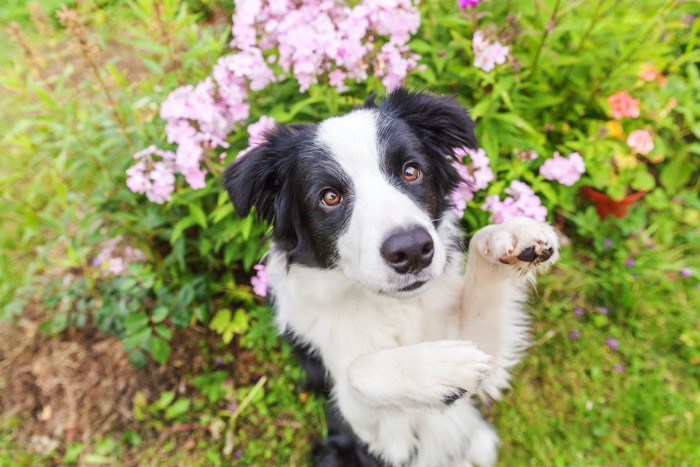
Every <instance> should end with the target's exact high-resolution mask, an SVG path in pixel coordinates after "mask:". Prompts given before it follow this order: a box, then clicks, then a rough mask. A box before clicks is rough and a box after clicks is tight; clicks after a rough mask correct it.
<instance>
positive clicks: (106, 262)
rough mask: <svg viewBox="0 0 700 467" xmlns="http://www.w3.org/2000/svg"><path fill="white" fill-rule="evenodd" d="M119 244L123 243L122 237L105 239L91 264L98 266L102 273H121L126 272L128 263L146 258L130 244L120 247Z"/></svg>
mask: <svg viewBox="0 0 700 467" xmlns="http://www.w3.org/2000/svg"><path fill="white" fill-rule="evenodd" d="M120 244H123V239H122V237H115V238H112V239H110V240H107V241H106V242H105V243H104V245H103V247H102V250H101V251H100V252H99V253H98V254H97V256H95V259H93V260H92V265H93V266H95V267H98V268H99V269H100V270H101V272H102V274H103V275H108V274H113V275H117V276H119V275H122V274H124V273H125V272H127V268H128V266H129V264H131V263H135V262H139V261H143V260H145V259H146V256H145V255H144V254H143V252H142V251H141V250H139V249H137V248H132V247H130V246H126V247H120Z"/></svg>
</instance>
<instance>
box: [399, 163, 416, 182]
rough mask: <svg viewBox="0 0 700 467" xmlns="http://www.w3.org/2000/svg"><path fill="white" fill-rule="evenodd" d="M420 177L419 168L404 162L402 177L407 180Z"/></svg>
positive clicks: (410, 180) (412, 180)
mask: <svg viewBox="0 0 700 467" xmlns="http://www.w3.org/2000/svg"><path fill="white" fill-rule="evenodd" d="M418 178H420V169H418V167H416V166H415V165H413V164H406V166H405V167H404V168H403V179H404V180H406V181H407V182H415V181H416V180H418Z"/></svg>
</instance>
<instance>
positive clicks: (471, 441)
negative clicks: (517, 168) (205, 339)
mask: <svg viewBox="0 0 700 467" xmlns="http://www.w3.org/2000/svg"><path fill="white" fill-rule="evenodd" d="M473 128H474V123H473V121H472V120H471V119H470V117H469V115H468V112H467V111H466V109H464V108H463V107H462V106H460V105H459V104H458V103H457V102H456V101H455V100H453V99H452V98H450V97H444V96H437V95H432V94H429V93H421V92H412V91H408V90H406V89H403V88H400V89H397V90H395V91H393V92H392V93H390V94H388V95H387V96H385V98H384V99H382V100H380V101H379V102H378V103H377V102H376V101H375V99H374V98H371V99H369V100H368V101H367V102H366V103H365V104H364V105H363V106H361V107H359V108H357V109H355V110H353V111H351V112H349V113H348V114H345V115H343V116H338V117H332V118H328V119H326V120H324V121H322V122H321V123H319V124H316V125H302V124H293V125H278V126H277V127H276V128H275V129H273V130H271V131H270V132H268V133H267V134H266V137H265V139H266V142H265V143H263V144H261V145H259V146H257V147H256V148H254V149H253V150H251V151H250V152H248V153H247V154H245V155H244V156H243V157H241V158H238V159H237V160H236V161H234V162H233V163H232V164H231V165H230V166H229V167H227V169H226V170H225V172H224V175H223V183H224V187H225V189H226V190H227V191H228V194H229V196H230V199H231V201H232V202H233V205H234V208H235V210H236V212H237V214H238V215H239V216H246V215H248V214H249V213H250V212H251V210H252V209H253V207H255V211H256V214H257V215H258V216H259V218H261V219H263V220H265V221H267V222H268V223H270V224H271V225H272V226H273V229H272V244H271V249H270V251H269V253H268V255H267V260H266V262H267V274H268V278H269V283H270V286H271V290H272V295H273V300H272V301H273V305H274V308H275V316H276V318H275V319H276V324H277V326H278V327H279V330H280V332H281V333H282V334H284V335H286V336H287V337H288V338H289V339H290V340H292V341H293V342H295V343H296V344H297V346H298V347H299V348H300V352H301V353H302V354H303V355H304V356H305V357H306V364H307V365H306V366H307V369H308V370H309V372H310V373H312V374H316V377H317V379H320V380H322V381H321V382H320V383H318V385H319V386H325V387H326V388H327V391H328V393H329V396H330V400H331V404H332V407H331V408H330V409H329V413H330V415H329V417H330V421H329V435H330V437H329V440H328V441H327V442H326V443H325V444H324V445H319V446H317V449H316V457H315V459H316V463H317V464H320V465H387V466H428V467H439V466H466V465H477V466H490V465H494V464H495V462H496V457H497V447H498V444H499V441H498V437H497V435H496V432H495V431H494V429H493V428H492V426H491V425H490V424H489V423H488V422H487V421H486V420H485V419H484V418H483V417H482V415H481V414H480V412H479V410H478V409H477V407H476V406H475V404H474V402H473V400H472V396H475V395H476V396H479V397H481V398H482V399H487V398H491V399H499V398H500V396H501V393H502V391H503V390H504V389H506V388H508V386H509V378H510V375H509V369H510V368H512V367H513V366H514V365H516V364H517V363H518V362H519V361H520V359H521V357H522V355H523V351H524V350H525V349H526V348H527V346H528V318H527V315H526V313H525V310H524V303H525V301H526V300H527V297H528V291H529V289H530V287H531V286H532V284H533V282H534V280H535V276H536V274H537V273H538V272H540V271H541V270H542V269H544V268H546V267H547V266H548V265H549V264H551V263H553V262H554V261H555V260H556V259H557V257H558V247H559V244H558V239H557V235H556V233H555V231H554V230H553V229H552V227H551V226H549V225H548V224H546V223H542V222H537V221H534V220H531V219H529V218H514V219H511V220H508V221H506V222H503V223H501V224H498V225H489V226H487V227H484V228H482V229H480V230H478V231H477V232H475V233H474V235H473V236H472V238H471V241H470V243H469V249H468V250H469V251H468V259H467V261H466V265H465V260H464V257H465V248H464V247H463V246H462V243H461V241H460V239H461V232H460V229H459V227H458V219H457V216H456V214H455V212H454V210H453V209H452V206H451V203H450V194H451V192H452V191H453V190H454V189H455V188H456V187H457V185H458V183H459V182H460V178H459V175H458V173H457V171H456V170H455V168H454V167H453V166H452V162H451V160H450V157H451V156H450V155H451V154H452V151H453V149H454V148H459V147H468V148H472V149H475V148H476V147H477V142H476V139H475V136H474V131H473ZM319 373H320V374H322V375H323V376H319Z"/></svg>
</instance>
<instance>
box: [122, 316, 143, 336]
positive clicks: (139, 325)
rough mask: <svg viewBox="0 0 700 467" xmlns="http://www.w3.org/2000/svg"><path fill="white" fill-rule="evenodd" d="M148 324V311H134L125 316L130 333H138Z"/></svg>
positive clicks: (125, 324)
mask: <svg viewBox="0 0 700 467" xmlns="http://www.w3.org/2000/svg"><path fill="white" fill-rule="evenodd" d="M147 326H148V316H147V315H146V313H142V312H139V313H132V314H130V315H129V316H127V317H126V318H124V327H125V328H126V331H127V333H128V334H136V333H137V332H139V331H140V330H142V329H144V328H146V327H147Z"/></svg>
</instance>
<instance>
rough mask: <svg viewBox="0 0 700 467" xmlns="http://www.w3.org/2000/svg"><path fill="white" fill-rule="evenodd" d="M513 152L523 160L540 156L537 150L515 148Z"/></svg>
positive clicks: (532, 159) (531, 159)
mask: <svg viewBox="0 0 700 467" xmlns="http://www.w3.org/2000/svg"><path fill="white" fill-rule="evenodd" d="M513 154H515V155H516V156H518V158H519V159H520V160H523V161H534V160H535V159H537V158H539V157H540V155H539V154H537V153H536V152H535V151H521V150H520V149H513Z"/></svg>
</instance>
